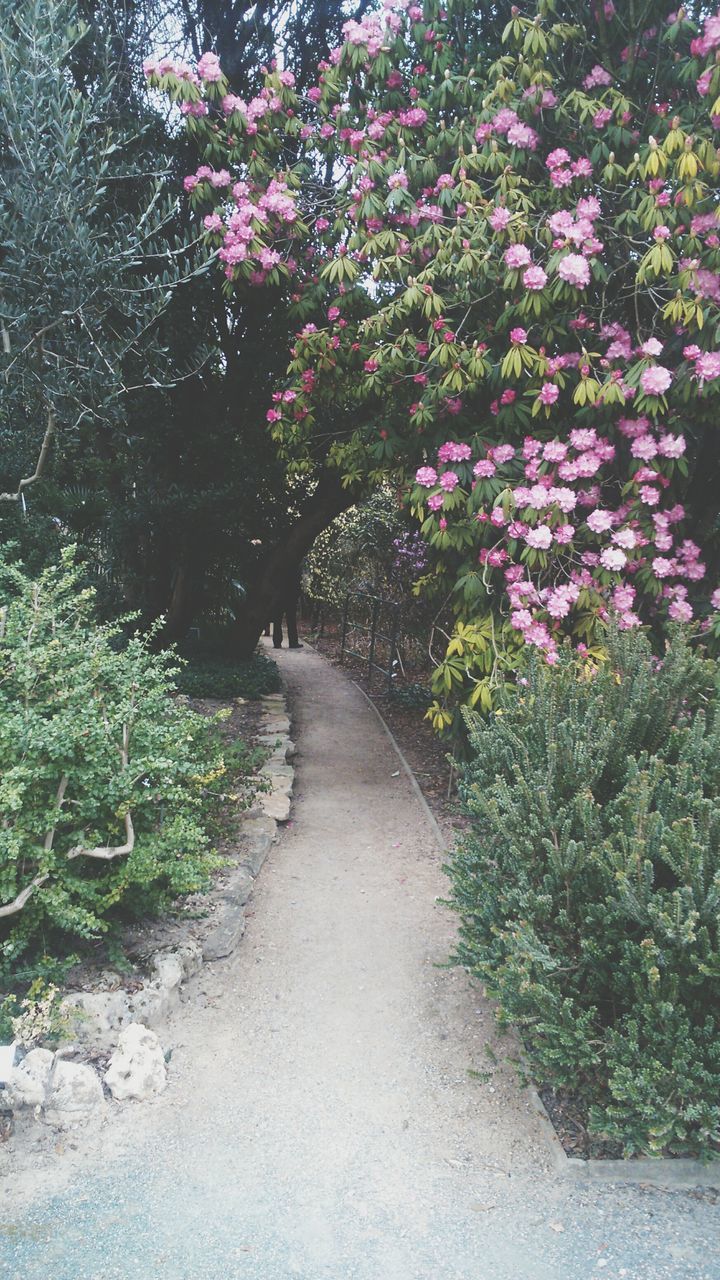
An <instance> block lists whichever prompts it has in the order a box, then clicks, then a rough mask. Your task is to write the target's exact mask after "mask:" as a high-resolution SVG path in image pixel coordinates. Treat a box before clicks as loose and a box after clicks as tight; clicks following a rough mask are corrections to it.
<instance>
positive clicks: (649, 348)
mask: <svg viewBox="0 0 720 1280" xmlns="http://www.w3.org/2000/svg"><path fill="white" fill-rule="evenodd" d="M662 349H663V344H662V342H658V340H657V338H648V340H647V342H643V344H642V346H641V348H640V350H641V351H642V354H643V355H644V356H659V355H662Z"/></svg>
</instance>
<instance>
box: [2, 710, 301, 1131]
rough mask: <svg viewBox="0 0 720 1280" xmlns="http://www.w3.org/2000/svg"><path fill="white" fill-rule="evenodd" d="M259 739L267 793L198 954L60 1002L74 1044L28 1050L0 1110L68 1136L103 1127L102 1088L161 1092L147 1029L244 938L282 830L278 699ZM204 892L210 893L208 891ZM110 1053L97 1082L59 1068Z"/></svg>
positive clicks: (145, 1094)
mask: <svg viewBox="0 0 720 1280" xmlns="http://www.w3.org/2000/svg"><path fill="white" fill-rule="evenodd" d="M261 708H262V721H261V730H262V731H261V733H260V735H259V737H258V741H259V743H260V745H262V746H264V747H265V748H266V749H267V750H268V752H269V755H268V758H267V760H266V761H265V762H264V764H263V765H262V767H261V769H260V770H259V773H258V775H257V776H258V777H259V778H260V779H261V780H262V781H263V782H264V783H265V784H266V786H265V789H264V790H262V791H260V792H258V794H257V796H256V800H255V804H254V806H253V808H252V809H249V810H248V811H247V812H245V813H242V814H241V815H240V820H239V829H238V833H237V840H238V844H239V857H238V860H237V862H235V863H234V864H233V866H232V869H231V871H230V873H229V875H228V877H227V880H226V882H225V884H224V885H223V887H222V889H221V891H220V892H219V894H218V892H217V890H216V891H215V892H216V896H217V897H219V901H220V903H221V908H220V911H219V912H218V916H219V918H218V919H217V920H216V921H215V923H214V924H213V927H212V928H211V929H210V931H209V933H208V934H207V935H206V937H205V939H204V941H203V943H202V945H201V944H200V943H199V942H198V941H197V940H195V939H192V938H191V939H189V940H188V941H185V942H181V943H179V944H176V945H175V946H170V947H161V948H158V950H157V951H155V952H154V954H151V955H150V957H149V965H150V971H151V973H152V974H153V976H152V977H150V978H149V979H148V980H146V981H145V982H143V984H142V986H141V987H140V988H139V989H138V990H137V991H132V992H131V991H127V990H125V989H124V988H122V987H119V988H118V989H114V990H110V991H81V992H73V993H71V994H69V995H66V996H65V997H64V999H63V1000H62V1002H61V1010H62V1011H63V1013H64V1014H65V1015H66V1016H67V1018H68V1022H69V1024H70V1035H71V1041H72V1043H69V1044H63V1045H61V1047H60V1048H59V1049H58V1050H57V1052H55V1053H53V1052H51V1051H50V1050H48V1049H43V1048H36V1049H31V1050H30V1052H29V1053H27V1054H26V1055H25V1057H24V1058H23V1059H22V1060H21V1061H20V1063H19V1064H18V1065H17V1066H16V1067H14V1068H13V1070H12V1071H11V1072H10V1074H9V1078H8V1080H7V1086H6V1088H7V1092H6V1094H5V1097H4V1098H3V1101H7V1102H8V1103H9V1104H10V1108H11V1110H16V1111H18V1112H19V1113H22V1114H23V1115H24V1116H25V1117H28V1118H30V1117H31V1118H32V1119H35V1120H41V1121H44V1122H45V1123H47V1124H48V1125H49V1126H50V1127H51V1128H55V1129H72V1128H75V1127H77V1126H78V1125H84V1124H86V1123H87V1122H88V1121H89V1120H91V1119H93V1118H94V1119H103V1118H104V1117H105V1116H106V1114H107V1110H108V1103H107V1099H106V1097H105V1091H104V1089H103V1081H104V1084H105V1087H106V1089H107V1090H108V1091H109V1093H110V1094H111V1096H112V1097H113V1099H114V1100H115V1101H116V1102H122V1101H125V1100H128V1099H134V1100H136V1101H144V1100H145V1099H147V1098H150V1097H153V1096H155V1095H156V1094H158V1093H160V1092H162V1090H163V1089H164V1088H165V1085H166V1083H167V1065H166V1056H165V1055H164V1054H163V1050H162V1046H161V1044H160V1041H159V1039H158V1036H157V1035H156V1033H155V1032H154V1031H153V1030H152V1027H153V1026H154V1025H158V1024H161V1023H163V1022H164V1021H165V1019H166V1018H167V1016H168V1014H169V1013H170V1012H171V1011H172V1010H173V1009H174V1008H176V1006H177V1005H178V1004H179V1002H180V991H181V989H182V987H183V984H184V983H185V982H187V981H188V980H189V979H190V978H192V977H194V975H195V974H196V973H198V972H199V971H200V969H201V968H202V965H203V963H213V962H214V961H217V960H223V959H225V958H227V957H228V956H230V955H232V953H233V952H234V950H235V948H236V947H237V945H238V943H239V941H240V939H241V938H242V936H243V933H244V932H245V907H246V904H247V902H248V901H249V899H250V897H251V895H252V891H253V888H254V884H255V879H256V877H257V876H258V874H259V873H260V870H261V868H262V866H263V864H264V862H265V859H266V858H267V856H268V853H269V852H270V849H271V848H272V846H273V844H274V843H275V842H276V840H277V838H278V826H279V825H280V824H282V823H285V822H287V821H288V819H289V817H290V808H291V801H292V789H293V782H294V777H295V770H294V768H293V765H292V764H291V761H292V759H293V758H294V756H295V753H296V749H295V744H294V742H293V741H292V739H291V738H290V718H289V715H288V711H287V703H286V699H285V695H284V694H283V693H272V694H267V695H266V696H265V697H263V698H262V699H261ZM211 892H212V890H211ZM93 1050H95V1052H96V1053H97V1052H98V1051H100V1052H103V1051H105V1052H110V1051H112V1054H111V1058H110V1062H109V1064H108V1067H107V1070H105V1071H104V1072H103V1073H102V1080H101V1075H100V1073H99V1071H98V1070H96V1069H95V1067H93V1066H90V1065H89V1064H87V1063H75V1062H68V1061H66V1059H67V1058H69V1057H71V1056H73V1055H74V1054H77V1053H82V1052H83V1051H90V1052H92V1051H93Z"/></svg>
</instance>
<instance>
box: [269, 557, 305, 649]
mask: <svg viewBox="0 0 720 1280" xmlns="http://www.w3.org/2000/svg"><path fill="white" fill-rule="evenodd" d="M299 598H300V570H299V569H298V570H297V571H296V572H295V573H294V574H293V576H292V578H291V579H290V582H289V585H288V588H287V592H286V594H285V602H284V605H283V607H282V608H281V609H280V612H279V613H277V614H276V615H275V617H274V618H273V621H272V642H273V649H282V643H283V618H285V622H286V625H287V638H288V649H302V647H303V646H302V645H301V643H300V641H299V639H298V629H297V608H298V600H299ZM265 635H266V636H269V635H270V623H268V624H267V626H266V627H265Z"/></svg>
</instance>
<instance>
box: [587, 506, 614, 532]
mask: <svg viewBox="0 0 720 1280" xmlns="http://www.w3.org/2000/svg"><path fill="white" fill-rule="evenodd" d="M612 525H613V518H612V515H611V514H610V512H609V511H600V510H598V511H591V512H590V515H589V516H588V518H587V526H588V529H592V531H593V533H606V532H607V530H608V529H612Z"/></svg>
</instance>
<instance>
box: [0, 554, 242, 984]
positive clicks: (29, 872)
mask: <svg viewBox="0 0 720 1280" xmlns="http://www.w3.org/2000/svg"><path fill="white" fill-rule="evenodd" d="M176 670H177V660H176V659H173V658H172V657H171V656H169V655H167V654H154V653H152V652H151V651H150V649H149V647H148V642H147V638H145V637H142V636H140V635H135V636H132V637H131V638H130V639H129V640H126V637H125V636H124V635H123V633H122V630H121V628H120V627H118V626H110V625H98V624H97V622H96V620H95V611H94V595H93V592H92V590H90V589H83V587H82V581H81V578H80V574H79V571H78V569H77V568H76V567H75V565H74V563H73V558H72V552H71V551H70V552H67V553H65V554H64V556H63V558H62V561H61V563H60V564H58V565H55V566H52V567H51V568H49V569H47V570H45V572H43V573H42V574H40V575H39V576H33V575H29V574H27V573H26V572H25V571H24V570H23V569H22V567H20V566H18V565H16V564H15V565H13V564H10V563H8V562H7V561H6V560H3V558H2V557H0V978H1V979H3V980H4V979H6V978H10V979H12V978H13V977H15V978H16V977H17V976H18V974H19V972H20V970H21V969H22V971H23V973H26V974H32V973H33V972H34V971H35V970H36V968H37V965H36V960H39V959H42V957H43V956H44V955H48V954H50V955H62V954H64V953H65V952H67V949H68V947H69V946H70V945H71V944H72V940H73V939H77V938H96V937H98V936H100V935H101V934H103V933H104V932H106V931H107V930H108V928H109V925H110V923H111V922H112V920H113V919H114V918H115V919H117V917H118V913H119V912H120V911H122V913H123V914H124V915H128V914H132V915H143V914H146V913H148V912H152V911H154V910H157V909H158V908H159V907H161V906H162V905H163V904H164V903H166V902H167V901H168V900H169V899H170V898H172V897H175V896H176V895H178V894H182V893H188V892H193V891H195V890H197V889H198V888H200V887H201V886H202V885H203V884H204V883H205V882H206V880H207V875H208V871H209V868H210V866H211V865H212V854H211V850H210V842H209V837H208V819H209V816H210V814H209V809H210V807H211V804H212V803H213V793H214V791H217V787H218V779H219V778H220V777H221V775H222V773H223V771H224V762H223V757H222V754H221V751H220V747H219V742H218V737H217V734H216V733H215V732H214V731H213V729H212V727H211V726H209V725H208V722H207V720H206V719H205V718H204V717H202V716H199V715H197V714H195V713H193V712H192V711H190V710H189V709H188V708H187V706H186V705H185V703H184V701H183V700H182V699H178V698H177V697H175V696H173V694H174V675H175V672H176Z"/></svg>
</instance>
